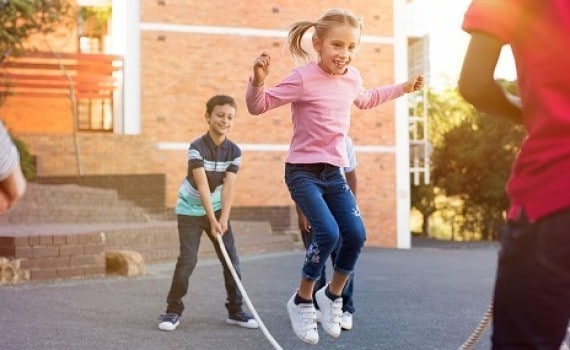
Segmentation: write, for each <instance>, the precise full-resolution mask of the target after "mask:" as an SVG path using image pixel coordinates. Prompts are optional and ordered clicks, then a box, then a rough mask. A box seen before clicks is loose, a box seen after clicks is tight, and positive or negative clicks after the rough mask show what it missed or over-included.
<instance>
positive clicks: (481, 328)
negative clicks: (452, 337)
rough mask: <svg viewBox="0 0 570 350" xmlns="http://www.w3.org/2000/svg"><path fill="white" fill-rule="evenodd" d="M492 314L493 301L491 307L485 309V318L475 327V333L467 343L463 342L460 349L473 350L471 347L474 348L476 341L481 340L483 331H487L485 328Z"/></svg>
mask: <svg viewBox="0 0 570 350" xmlns="http://www.w3.org/2000/svg"><path fill="white" fill-rule="evenodd" d="M492 316H493V303H492V302H491V303H490V304H489V307H488V308H487V311H485V314H484V315H483V318H482V319H481V321H480V322H479V324H478V325H477V328H475V330H474V331H473V333H471V336H470V337H469V338H467V340H466V341H465V343H463V345H461V346H460V347H459V349H458V350H471V349H473V346H474V345H475V343H476V342H477V341H478V340H479V338H480V337H481V335H482V334H483V332H485V329H486V328H487V326H488V325H489V322H490V321H491V317H492Z"/></svg>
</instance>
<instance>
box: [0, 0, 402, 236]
mask: <svg viewBox="0 0 570 350" xmlns="http://www.w3.org/2000/svg"><path fill="white" fill-rule="evenodd" d="M140 3H141V22H142V23H150V22H152V23H164V24H181V25H200V26H217V27H233V28H248V29H267V30H286V28H287V26H288V25H290V24H291V23H293V22H294V21H298V20H312V21H314V20H316V19H317V18H318V17H319V16H320V15H321V14H322V13H323V12H324V11H325V10H326V9H328V8H330V7H331V6H334V4H331V3H330V1H324V0H313V1H310V2H306V1H291V0H275V1H272V2H259V3H256V4H255V6H252V4H251V2H247V1H237V2H233V3H232V5H231V8H229V9H228V8H227V6H226V3H225V2H224V3H223V2H221V1H220V0H215V1H202V2H199V3H197V2H189V1H185V0H169V1H165V2H160V1H155V0H141V2H140ZM161 4H162V5H161ZM221 4H222V5H221ZM342 6H343V7H346V8H349V9H351V10H353V11H354V12H356V13H357V14H360V15H362V16H363V20H364V21H363V23H364V28H363V30H364V32H363V34H364V35H374V36H383V37H386V38H388V39H390V38H391V37H392V35H393V34H392V28H393V2H392V1H389V0H380V1H373V2H370V1H367V0H348V1H345V2H343V3H342ZM220 8H224V9H228V10H224V11H220ZM59 39H60V40H61V41H62V43H63V41H64V40H63V39H64V37H62V36H61V35H60V38H59ZM56 40H57V38H56ZM283 43H284V38H278V37H263V36H245V35H235V34H221V35H220V34H200V33H191V32H190V33H174V32H160V31H147V30H144V31H141V62H140V64H141V84H142V86H141V113H142V115H141V127H142V134H141V135H138V136H126V135H115V134H106V133H79V138H78V139H79V143H80V146H81V154H82V167H83V171H84V174H87V175H103V174H148V173H163V174H165V176H166V178H165V181H166V206H167V207H173V206H174V205H175V202H176V195H177V189H178V187H179V185H180V182H181V180H182V178H183V177H184V176H185V174H186V152H185V151H183V150H180V151H172V150H159V149H157V148H156V147H155V145H156V143H157V142H179V143H186V144H187V143H189V142H190V141H192V140H193V139H195V138H196V137H198V136H200V135H201V134H203V133H204V132H205V131H206V127H207V125H206V123H205V121H204V110H205V107H204V105H205V102H206V100H207V99H208V98H209V97H210V96H212V95H214V94H219V93H224V94H229V95H232V96H234V97H235V98H236V100H237V103H238V118H237V120H236V122H235V124H234V129H233V130H232V131H231V133H230V138H231V139H232V140H233V141H235V142H237V143H238V144H288V143H289V140H290V136H291V122H290V112H289V108H288V107H282V108H279V109H277V110H274V111H271V112H269V113H266V114H265V115H263V116H261V117H253V116H250V115H249V114H248V113H247V111H246V108H245V101H244V94H245V88H246V82H247V79H248V77H249V76H250V75H251V69H252V68H251V64H252V62H253V60H254V58H255V57H256V56H257V55H259V54H260V53H261V52H262V51H266V52H268V53H269V54H270V55H271V56H272V58H273V60H272V69H271V74H270V76H269V78H268V79H267V82H266V83H267V85H268V86H269V85H273V84H275V83H277V82H278V81H280V80H281V79H282V78H283V77H284V76H285V75H286V74H287V73H288V72H289V71H290V70H291V69H292V68H293V66H294V62H293V60H292V59H291V58H290V55H289V53H288V52H287V50H286V49H285V47H284V46H283ZM56 46H57V45H56ZM353 64H354V66H356V67H357V68H358V69H359V70H360V71H361V73H362V76H363V79H364V84H365V86H366V87H374V86H379V85H386V84H392V83H394V51H393V45H392V44H382V43H368V42H363V43H362V45H361V47H360V49H359V52H358V55H357V57H356V59H355V61H354V62H353ZM48 102H49V103H48ZM48 102H46V101H41V100H37V101H31V102H30V103H27V102H25V101H16V100H10V99H8V100H7V101H6V104H5V105H4V106H2V107H1V109H0V113H2V116H3V119H5V120H6V124H7V125H8V126H9V127H10V128H11V129H12V130H14V131H15V132H16V135H17V136H19V137H21V138H22V139H23V140H24V141H25V142H26V143H28V144H29V145H30V149H31V151H32V153H34V154H35V155H36V156H37V158H38V171H39V175H40V176H72V175H76V174H77V170H76V169H77V165H76V161H75V156H74V145H73V136H72V135H71V133H70V130H71V129H70V123H69V121H70V120H71V119H70V114H69V113H70V109H69V105H68V102H67V101H65V100H62V101H55V100H53V101H48ZM52 102H53V103H55V104H57V107H54V108H55V110H54V109H52V107H50V106H51V104H50V103H52ZM350 135H351V136H352V137H353V139H354V141H355V145H357V146H368V145H380V146H394V143H395V130H394V104H393V103H386V104H385V105H383V106H380V107H378V108H375V109H373V110H368V111H360V110H358V109H354V110H353V115H352V123H351V130H350ZM357 157H358V158H359V160H360V167H359V170H358V174H359V183H360V188H361V194H362V195H359V204H360V206H361V208H362V212H363V216H364V219H365V222H366V225H367V228H368V233H369V238H368V242H367V244H368V245H374V246H395V242H396V204H395V203H396V193H395V180H396V178H395V171H394V169H395V157H394V154H392V153H387V154H368V153H363V154H357ZM284 159H285V152H275V151H264V152H253V151H244V154H243V160H244V162H243V167H242V170H241V171H240V173H239V176H238V184H237V195H236V197H235V206H236V207H269V208H271V207H288V206H289V207H291V206H292V204H293V203H292V201H291V198H290V196H289V193H288V192H287V189H286V187H285V185H284V183H283V161H284ZM369 162H372V163H369Z"/></svg>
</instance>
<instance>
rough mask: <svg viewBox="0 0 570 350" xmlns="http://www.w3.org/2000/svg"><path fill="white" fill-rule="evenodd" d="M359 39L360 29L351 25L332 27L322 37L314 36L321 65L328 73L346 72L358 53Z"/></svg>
mask: <svg viewBox="0 0 570 350" xmlns="http://www.w3.org/2000/svg"><path fill="white" fill-rule="evenodd" d="M359 39H360V29H359V28H354V27H352V26H349V25H342V26H338V27H333V28H330V29H329V30H328V31H327V33H326V35H325V36H324V38H322V39H319V38H317V37H313V48H314V49H315V51H316V52H317V53H318V54H319V63H318V64H319V67H321V69H322V70H323V71H325V72H326V73H328V74H332V75H340V74H344V73H345V72H346V68H347V67H348V65H349V64H350V62H352V59H353V58H354V56H355V54H356V49H357V47H358V42H359Z"/></svg>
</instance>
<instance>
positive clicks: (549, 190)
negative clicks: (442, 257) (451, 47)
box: [463, 0, 570, 220]
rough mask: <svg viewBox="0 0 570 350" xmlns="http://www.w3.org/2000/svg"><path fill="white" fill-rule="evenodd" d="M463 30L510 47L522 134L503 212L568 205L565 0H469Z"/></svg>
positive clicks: (538, 212)
mask: <svg viewBox="0 0 570 350" xmlns="http://www.w3.org/2000/svg"><path fill="white" fill-rule="evenodd" d="M463 29H464V30H465V31H467V32H485V33H488V34H491V35H493V36H495V37H497V38H499V39H500V40H502V41H503V42H505V43H506V44H509V45H510V46H511V49H512V51H513V55H514V57H515V62H516V67H517V75H518V85H519V90H520V94H521V100H522V105H523V118H524V125H525V128H526V130H527V133H528V137H527V138H526V139H525V141H524V143H523V145H522V147H521V150H520V153H519V154H518V156H517V159H516V161H515V163H514V164H513V168H512V173H511V178H510V179H509V182H508V184H507V192H508V194H509V196H510V199H511V209H510V210H509V216H510V217H511V218H512V217H513V216H514V215H516V213H518V212H519V211H520V209H521V208H524V210H525V212H526V214H527V216H528V217H529V219H530V220H538V219H540V218H541V217H544V216H546V215H548V214H551V213H554V212H556V211H558V210H561V209H563V208H567V207H570V68H569V67H568V64H570V0H547V1H546V0H501V1H498V0H474V1H473V2H472V4H471V6H470V7H469V9H468V10H467V12H466V14H465V20H464V22H463Z"/></svg>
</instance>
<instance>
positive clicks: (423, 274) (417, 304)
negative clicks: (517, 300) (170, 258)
mask: <svg viewBox="0 0 570 350" xmlns="http://www.w3.org/2000/svg"><path fill="white" fill-rule="evenodd" d="M420 245H421V247H416V248H412V249H410V250H396V249H366V250H365V251H364V252H363V254H362V258H361V260H360V262H359V265H358V267H357V272H356V279H355V289H356V295H355V303H356V307H357V311H356V314H355V318H354V323H355V327H354V329H353V330H351V331H344V332H343V333H342V335H341V337H340V338H338V339H332V338H330V337H328V336H327V335H326V334H325V333H324V332H323V331H322V330H320V336H321V341H320V342H319V344H317V345H313V346H311V345H306V344H304V343H302V342H301V341H299V340H297V339H296V337H295V336H294V335H293V332H292V330H291V328H290V324H289V320H288V317H287V315H286V312H285V302H286V301H287V299H288V298H289V297H290V296H291V294H292V293H293V289H294V288H295V286H296V284H297V281H298V277H299V268H300V264H301V262H302V259H303V256H302V252H300V251H288V252H282V253H273V254H266V255H253V256H244V257H242V269H243V276H244V279H243V283H244V285H245V288H246V290H247V293H248V295H249V296H250V298H251V301H252V302H253V305H254V306H255V308H256V310H257V312H258V313H259V315H260V316H261V318H262V320H263V322H264V323H265V325H266V327H267V328H268V330H269V331H270V332H271V334H272V335H273V337H274V338H275V339H276V340H277V341H278V342H279V344H281V346H282V347H283V349H296V350H299V349H358V350H361V349H388V350H397V349H422V350H428V349H434V350H446V349H450V350H451V349H457V348H458V347H459V346H460V345H461V344H462V343H463V341H465V339H466V338H467V337H468V336H469V335H470V334H471V332H472V331H473V330H474V329H475V327H476V326H477V324H478V322H479V321H480V319H481V317H482V315H483V313H484V312H485V309H486V307H487V305H488V303H489V301H490V296H491V290H492V284H493V277H494V272H495V264H496V250H497V248H496V246H495V245H493V244H483V245H447V246H441V245H440V244H438V245H433V244H429V243H428V244H420ZM172 269H173V263H168V264H160V265H152V266H149V267H148V270H149V271H148V274H147V275H146V276H144V277H137V278H124V277H107V278H101V279H88V280H76V281H59V282H49V283H47V282H42V283H28V284H21V285H15V286H0V310H1V311H0V329H1V336H0V349H4V350H12V349H18V350H22V349H58V350H60V349H105V350H110V349H121V350H122V349H137V350H144V349H149V350H150V349H152V350H156V349H195V350H221V349H236V350H241V349H244V350H245V349H269V350H270V349H272V346H271V344H270V343H269V342H268V341H267V340H266V339H265V337H264V335H263V333H262V332H261V330H248V329H241V328H238V327H235V326H230V325H226V324H225V317H226V313H225V308H224V298H225V292H224V288H223V282H222V276H221V275H222V274H221V268H220V266H219V263H218V262H217V261H216V260H211V259H209V260H206V259H203V260H201V261H200V262H199V265H198V267H197V268H196V270H195V272H194V275H193V276H192V278H191V287H190V292H189V295H188V296H187V297H186V298H185V302H186V304H187V311H186V313H185V314H184V316H183V318H182V320H181V324H180V326H179V327H178V329H177V330H176V331H174V332H171V333H165V332H161V331H159V330H157V328H156V325H157V316H158V315H159V314H160V313H161V312H162V311H163V309H164V306H165V302H164V300H165V297H166V293H167V291H168V287H169V285H170V278H171V273H172ZM488 348H489V332H488V331H487V332H486V333H485V334H484V335H483V337H482V339H481V340H480V341H479V343H478V344H477V346H476V347H475V349H488Z"/></svg>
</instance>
